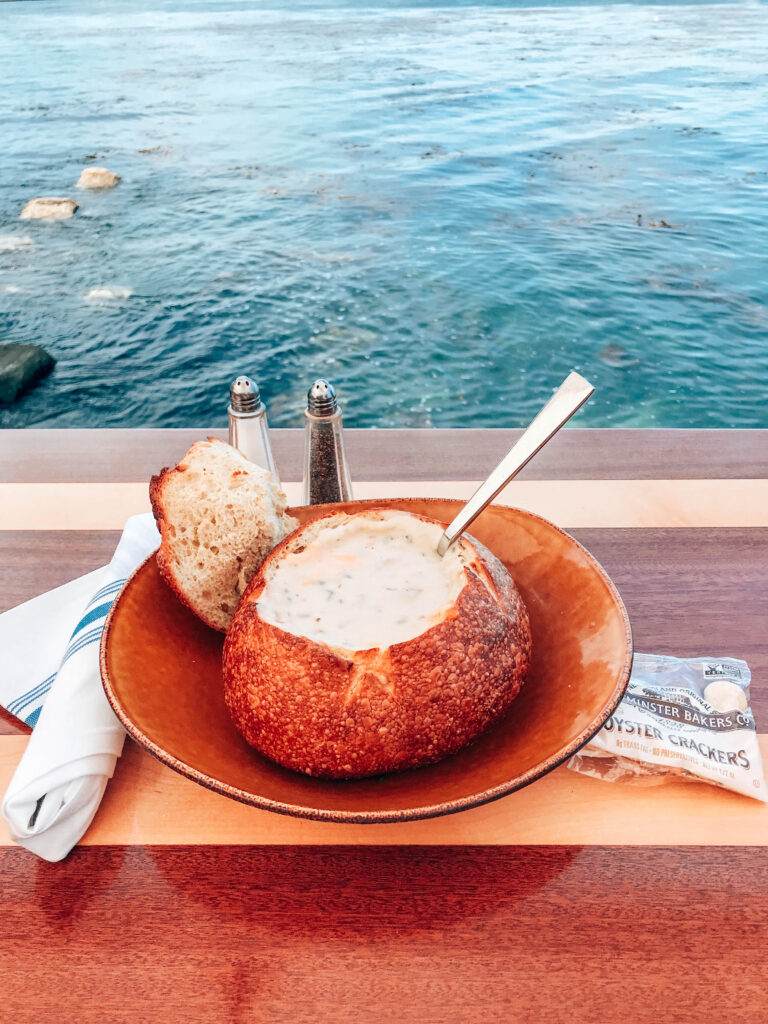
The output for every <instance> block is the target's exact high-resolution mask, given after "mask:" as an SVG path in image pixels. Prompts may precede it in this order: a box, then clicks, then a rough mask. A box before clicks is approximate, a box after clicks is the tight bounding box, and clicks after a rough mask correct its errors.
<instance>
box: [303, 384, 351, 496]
mask: <svg viewBox="0 0 768 1024" xmlns="http://www.w3.org/2000/svg"><path fill="white" fill-rule="evenodd" d="M304 418H305V420H306V429H305V433H304V476H303V482H302V502H303V504H305V505H326V504H328V503H329V502H334V501H351V500H352V484H351V482H350V479H349V469H348V468H347V460H346V455H345V454H344V435H343V432H342V423H341V410H340V409H339V405H338V402H337V400H336V390H335V388H334V387H333V385H332V384H331V383H329V382H328V381H327V380H324V379H322V378H321V379H320V380H316V381H315V383H314V384H313V385H312V387H311V388H310V389H309V391H308V392H307V408H306V410H305V412H304Z"/></svg>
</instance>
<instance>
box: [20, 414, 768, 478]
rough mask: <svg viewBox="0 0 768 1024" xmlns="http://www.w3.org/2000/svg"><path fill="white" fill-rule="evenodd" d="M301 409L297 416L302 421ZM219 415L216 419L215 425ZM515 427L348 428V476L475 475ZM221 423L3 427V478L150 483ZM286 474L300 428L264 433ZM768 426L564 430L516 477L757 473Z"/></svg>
mask: <svg viewBox="0 0 768 1024" xmlns="http://www.w3.org/2000/svg"><path fill="white" fill-rule="evenodd" d="M301 422H302V421H301V413H300V411H299V412H298V413H297V416H296V424H297V427H298V426H299V425H300V424H301ZM223 425H224V421H223V420H222V426H223ZM520 433H521V431H520V430H345V432H344V436H345V440H346V447H347V454H348V458H349V462H350V467H351V471H352V477H353V479H357V480H363V479H365V480H423V479H426V478H427V477H429V478H431V479H434V480H469V479H482V478H483V477H485V476H486V475H487V474H488V472H489V471H490V470H491V469H492V468H493V467H494V466H495V465H496V463H497V462H499V461H500V459H501V458H502V457H503V456H504V455H506V453H507V451H509V449H510V448H511V447H512V444H513V443H514V441H515V440H516V439H517V438H518V437H519V436H520ZM208 436H215V437H221V438H226V436H227V435H226V430H225V429H222V428H221V427H219V428H216V429H211V428H207V427H200V428H188V429H177V430H39V429H28V430H4V431H3V444H1V445H0V480H6V481H8V482H16V483H23V482H26V481H35V482H37V481H50V482H57V481H76V482H80V483H85V482H91V481H101V480H148V479H149V477H150V476H151V475H152V473H157V472H158V469H159V468H160V467H161V466H165V465H174V464H175V463H176V462H178V461H179V459H180V458H181V456H182V455H183V454H184V452H185V451H186V450H187V448H189V446H190V445H191V444H192V443H193V442H194V441H197V440H199V439H200V438H201V437H208ZM270 436H271V438H272V447H273V449H274V453H275V459H276V461H277V464H278V468H279V470H280V475H281V476H282V478H283V479H284V480H300V479H301V472H302V452H303V447H302V446H303V432H302V431H301V430H300V429H291V430H271V431H270ZM767 470H768V430H584V429H581V428H579V427H566V428H565V429H564V430H562V431H560V433H559V434H558V435H557V437H556V438H554V439H553V440H552V441H551V442H550V443H549V444H548V445H547V447H546V448H545V449H544V451H542V452H540V453H539V455H537V456H536V458H535V459H534V460H533V461H532V462H531V463H530V464H529V465H528V466H526V467H525V469H524V470H523V471H522V473H521V475H520V478H521V479H523V480H583V479H595V480H600V479H602V480H614V479H622V478H631V479H635V480H653V479H664V478H669V479H675V478H681V479H706V478H720V479H725V478H728V477H735V476H738V477H741V478H742V479H757V478H761V477H765V476H766V472H767Z"/></svg>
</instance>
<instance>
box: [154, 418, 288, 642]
mask: <svg viewBox="0 0 768 1024" xmlns="http://www.w3.org/2000/svg"><path fill="white" fill-rule="evenodd" d="M149 497H150V501H151V502H152V511H153V513H154V516H155V520H156V522H157V526H158V529H159V530H160V535H161V543H160V549H159V551H158V553H157V564H158V566H159V568H160V572H161V573H162V575H163V577H164V579H165V580H166V582H167V583H168V584H169V586H170V587H171V588H172V589H173V590H174V592H175V593H176V595H177V596H178V597H179V599H180V600H181V601H183V603H184V604H186V605H187V606H188V607H189V608H191V609H192V611H193V612H194V613H195V614H196V615H198V616H199V617H200V618H201V619H202V620H203V622H205V623H207V624H208V625H209V626H212V627H213V628H214V629H218V630H222V631H225V630H226V629H227V627H228V626H229V624H230V622H231V621H232V616H233V615H234V613H235V609H236V608H237V606H238V604H239V602H240V598H241V597H242V595H243V593H244V592H245V589H246V587H247V586H248V584H249V582H250V581H251V579H252V577H253V576H254V574H255V573H256V571H257V570H258V568H259V566H260V565H261V563H262V562H263V561H264V559H265V557H266V556H267V555H268V554H269V552H270V551H271V550H272V548H274V547H275V545H276V544H279V543H280V541H282V540H283V538H284V537H286V536H287V535H288V534H289V533H290V532H291V531H292V530H293V529H295V527H296V520H295V519H293V518H292V517H291V516H288V515H286V514H285V509H286V505H287V502H286V498H285V495H284V494H283V492H282V491H281V490H280V488H279V487H278V486H277V484H276V483H275V479H274V477H273V476H272V474H271V473H270V472H269V471H268V470H265V469H262V468H261V467H260V466H257V465H255V464H254V463H252V462H248V461H247V459H245V458H244V457H243V456H242V455H241V454H240V452H238V451H237V450H236V449H235V448H232V447H231V446H230V445H228V444H225V443H224V442H223V441H219V440H218V439H216V438H208V440H206V441H197V442H196V443H195V444H193V445H192V447H191V448H190V449H189V451H188V452H187V454H186V455H185V456H184V458H183V459H182V460H181V462H180V463H179V464H178V465H177V466H175V467H174V468H173V469H163V470H162V472H161V473H159V474H158V475H157V476H153V477H152V480H151V481H150V485H149Z"/></svg>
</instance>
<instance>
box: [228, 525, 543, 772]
mask: <svg viewBox="0 0 768 1024" xmlns="http://www.w3.org/2000/svg"><path fill="white" fill-rule="evenodd" d="M360 514H361V515H371V514H374V515H375V512H374V513H371V512H365V513H360ZM331 515H333V513H331ZM322 518H328V517H322ZM420 518H423V517H420ZM317 522H318V520H314V521H313V522H312V523H308V524H306V525H305V526H304V527H300V528H299V530H297V531H295V532H294V533H293V534H291V536H290V537H288V538H286V539H285V540H284V541H283V542H282V543H281V544H280V545H278V546H277V547H276V548H275V549H274V550H273V551H272V553H271V554H270V555H269V556H268V557H267V559H266V560H265V562H264V564H263V565H262V567H261V569H260V570H259V572H258V573H257V574H256V576H255V577H254V578H253V580H252V581H251V583H250V585H249V586H248V588H247V590H246V591H245V593H244V595H243V598H242V601H241V603H240V605H239V607H238V610H237V612H236V613H235V617H234V619H233V621H232V625H231V626H230V629H229V631H228V633H227V638H226V641H225V644H224V659H223V670H224V686H225V698H226V702H227V706H228V708H229V711H230V714H231V715H232V718H233V721H234V722H235V724H236V726H237V728H238V729H239V730H240V732H241V733H242V734H243V736H244V737H245V739H246V740H247V741H248V743H250V744H251V745H252V746H254V747H256V748H257V749H258V750H260V751H261V752H262V753H264V754H266V755H267V756H268V757H270V758H272V759H273V760H275V761H277V762H278V763H279V764H282V765H285V766H286V767H288V768H292V769H295V770H296V771H301V772H305V773H306V774H308V775H315V776H321V777H327V778H361V777H364V776H368V775H376V774H380V773H383V772H390V771H400V770H404V769H406V768H412V767H416V766H418V765H423V764H429V763H431V762H434V761H438V760H440V759H441V758H443V757H445V756H446V755H448V754H451V753H454V752H455V751H457V750H459V749H460V748H461V747H463V746H465V745H466V744H467V743H469V742H470V741H471V740H473V739H474V738H475V737H476V736H477V735H478V734H479V733H480V732H482V730H483V729H485V728H486V727H487V726H488V725H490V723H491V722H493V721H494V720H495V719H496V718H498V717H499V716H500V715H501V714H502V713H503V712H504V711H506V710H507V708H508V707H509V706H510V704H511V703H512V702H513V700H514V699H515V697H517V695H518V693H519V692H520V688H521V687H522V685H523V682H524V681H525V677H526V674H527V672H528V668H529V665H530V658H531V632H530V624H529V619H528V613H527V611H526V609H525V605H524V604H523V600H522V598H521V597H520V594H519V592H518V590H517V588H516V587H515V584H514V582H513V580H512V578H511V577H510V575H509V573H508V572H507V570H506V569H505V568H504V566H503V565H502V563H501V562H499V560H498V559H497V558H496V557H495V556H494V555H493V554H491V552H490V551H488V550H487V548H485V547H483V546H482V545H481V544H479V543H478V542H476V541H470V540H469V539H467V538H466V537H465V538H462V540H461V541H460V543H461V544H462V546H463V548H464V552H465V554H467V555H468V557H467V559H466V560H465V568H464V572H465V577H466V582H465V585H464V587H463V589H462V590H461V592H460V593H459V596H458V598H457V599H456V601H455V602H454V604H453V606H452V607H451V609H450V610H449V612H448V613H447V615H446V616H445V617H444V618H443V620H442V621H441V622H439V623H438V624H437V625H435V626H433V627H431V628H430V629H428V630H427V631H426V632H424V633H422V634H421V635H420V636H417V637H414V638H413V639H411V640H407V641H405V642H404V643H398V644H394V645H392V646H391V647H388V648H384V649H381V650H380V649H372V650H367V651H354V652H352V651H348V650H345V649H343V648H338V647H331V646H328V645H326V644H324V643H321V642H317V641H314V640H311V639H308V638H306V637H303V636H297V635H294V634H292V633H288V632H286V631H284V630H282V629H281V628H280V627H278V626H275V625H272V624H270V623H267V622H265V621H264V620H263V619H262V618H261V617H260V615H259V612H258V608H257V601H258V599H259V596H260V594H261V592H262V590H263V589H264V587H265V585H266V582H267V579H268V576H269V573H270V572H271V571H273V569H272V567H273V566H274V565H275V563H276V562H279V560H280V559H281V558H282V557H283V556H284V554H285V553H286V552H287V551H289V550H295V549H296V548H297V547H300V546H301V537H302V535H303V533H304V532H305V530H306V529H308V528H310V527H313V526H315V525H316V524H317Z"/></svg>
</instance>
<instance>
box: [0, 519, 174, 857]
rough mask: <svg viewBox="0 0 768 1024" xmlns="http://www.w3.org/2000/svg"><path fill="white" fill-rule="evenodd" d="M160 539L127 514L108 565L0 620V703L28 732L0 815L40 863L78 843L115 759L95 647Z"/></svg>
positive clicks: (114, 734) (116, 729) (114, 725)
mask: <svg viewBox="0 0 768 1024" xmlns="http://www.w3.org/2000/svg"><path fill="white" fill-rule="evenodd" d="M159 540H160V538H159V535H158V533H157V529H156V527H155V524H154V521H153V519H152V516H151V515H149V514H147V515H141V516H133V517H132V518H131V519H129V520H128V522H127V523H126V527H125V530H124V531H123V535H122V537H121V539H120V543H119V544H118V546H117V550H116V551H115V555H114V557H113V559H112V561H111V562H110V563H109V565H108V566H105V567H104V568H103V569H97V570H96V571H95V572H92V573H89V574H88V575H87V576H82V577H81V578H80V579H77V580H73V581H72V583H67V584H66V585H65V586H63V587H58V588H57V589H56V590H52V591H50V592H49V593H47V594H43V595H41V596H40V597H37V598H34V600H32V601H28V602H27V603H26V604H23V605H20V606H19V607H18V608H13V609H11V611H9V612H6V613H5V614H4V615H0V650H2V652H3V667H2V671H0V704H2V706H3V707H5V708H6V709H7V710H8V711H10V713H11V714H12V715H15V716H16V717H17V718H20V719H21V720H22V721H24V722H26V723H27V724H28V725H30V726H32V728H33V732H32V736H31V737H30V740H29V743H28V745H27V748H26V750H25V752H24V755H23V757H22V759H21V761H20V762H19V764H18V766H17V769H16V772H15V774H14V776H13V778H12V779H11V782H10V785H9V786H8V790H7V792H6V794H5V797H4V799H3V803H2V816H3V818H4V819H5V822H6V824H7V825H8V829H9V832H10V834H11V837H12V838H13V839H14V840H15V841H16V842H18V843H20V844H21V845H22V846H25V847H27V849H29V850H31V851H32V852H33V853H36V854H37V855H38V856H40V857H43V858H45V859H46V860H52V861H56V860H61V859H62V858H63V857H66V855H67V854H68V853H69V851H70V850H71V849H72V847H73V846H74V845H75V843H76V842H77V841H78V840H79V839H80V838H81V837H82V835H83V833H84V832H85V830H86V829H87V828H88V825H89V824H90V823H91V820H92V819H93V816H94V815H95V813H96V811H97V809H98V806H99V803H100V802H101V798H102V796H103V795H104V790H105V789H106V785H107V782H108V781H109V779H110V778H111V777H112V774H113V772H114V769H115V764H116V762H117V758H118V757H119V756H120V753H121V752H122V748H123V740H124V739H125V732H124V730H123V728H122V726H121V725H120V723H119V722H118V720H117V718H116V717H115V715H114V713H113V711H112V709H111V708H110V706H109V703H108V702H107V699H106V697H105V695H104V691H103V689H102V686H101V677H100V673H99V643H100V640H101V634H102V631H103V629H104V623H105V621H106V617H107V613H108V612H109V609H110V607H111V606H112V602H113V601H114V599H115V597H116V596H117V594H118V593H119V592H120V589H121V587H122V586H123V584H124V583H125V580H126V579H127V577H128V576H129V575H130V574H131V573H132V572H133V570H134V569H135V568H136V567H137V566H138V565H139V564H140V563H141V562H142V561H144V559H145V558H146V557H147V556H148V555H149V554H151V552H152V551H154V550H155V548H156V547H157V546H158V544H159Z"/></svg>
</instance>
